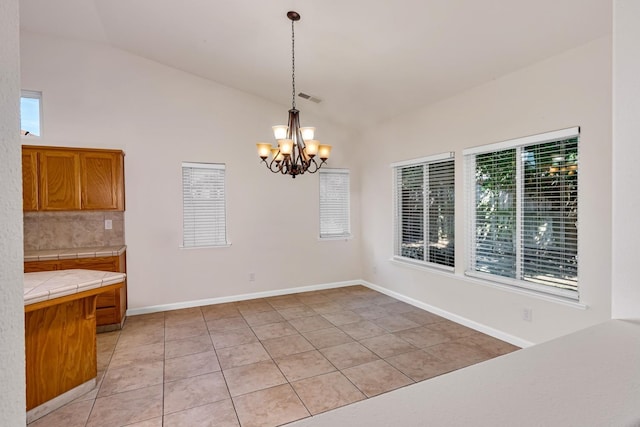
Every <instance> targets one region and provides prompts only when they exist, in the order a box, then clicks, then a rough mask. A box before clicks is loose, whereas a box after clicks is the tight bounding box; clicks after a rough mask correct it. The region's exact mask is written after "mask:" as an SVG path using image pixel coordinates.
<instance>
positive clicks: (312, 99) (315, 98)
mask: <svg viewBox="0 0 640 427" xmlns="http://www.w3.org/2000/svg"><path fill="white" fill-rule="evenodd" d="M298 96H299V97H300V98H303V99H308V100H309V101H311V102H315V103H316V104H320V103H321V102H322V99H320V98H317V97H315V96H313V95H308V94H306V93H304V92H300V93H299V94H298Z"/></svg>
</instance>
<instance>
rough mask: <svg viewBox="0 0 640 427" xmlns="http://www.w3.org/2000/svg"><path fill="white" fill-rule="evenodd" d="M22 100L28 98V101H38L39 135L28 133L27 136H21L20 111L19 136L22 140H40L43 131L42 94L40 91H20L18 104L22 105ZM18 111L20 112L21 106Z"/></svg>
mask: <svg viewBox="0 0 640 427" xmlns="http://www.w3.org/2000/svg"><path fill="white" fill-rule="evenodd" d="M23 98H29V99H37V100H38V128H39V130H40V133H39V134H38V135H36V134H35V133H32V132H29V133H28V134H26V135H25V134H23V133H22V131H23V128H22V111H21V112H20V135H21V137H22V138H42V135H43V133H44V130H43V120H42V92H41V91H37V90H25V89H23V90H21V91H20V104H22V99H23ZM20 109H21V110H22V106H21V107H20Z"/></svg>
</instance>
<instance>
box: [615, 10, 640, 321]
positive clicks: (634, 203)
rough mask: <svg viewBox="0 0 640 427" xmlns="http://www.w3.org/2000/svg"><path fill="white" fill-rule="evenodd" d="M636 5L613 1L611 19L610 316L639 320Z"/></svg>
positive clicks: (639, 91)
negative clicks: (611, 213)
mask: <svg viewBox="0 0 640 427" xmlns="http://www.w3.org/2000/svg"><path fill="white" fill-rule="evenodd" d="M638 22H640V2H638V1H637V0H616V1H615V2H614V21H613V40H614V44H613V46H614V47H613V191H612V194H613V204H612V206H613V232H612V234H611V235H612V241H613V247H612V258H613V264H612V266H613V278H612V282H613V297H612V299H613V301H612V303H613V306H612V311H613V313H612V314H613V317H614V318H628V317H633V318H638V317H640V280H638V269H637V265H636V263H637V262H638V241H640V227H638V225H637V223H638V214H637V212H638V210H639V209H640V193H639V192H638V182H640V168H638V162H637V161H638V158H640V55H639V54H638V41H639V40H640V26H639V25H638Z"/></svg>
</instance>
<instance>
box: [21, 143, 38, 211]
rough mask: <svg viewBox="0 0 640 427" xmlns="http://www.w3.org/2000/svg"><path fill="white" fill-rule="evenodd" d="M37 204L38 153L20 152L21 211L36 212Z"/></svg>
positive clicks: (32, 151) (31, 151) (33, 151)
mask: <svg viewBox="0 0 640 427" xmlns="http://www.w3.org/2000/svg"><path fill="white" fill-rule="evenodd" d="M38 207H39V203H38V151H37V150H30V149H24V150H22V209H23V210H24V211H25V212H27V211H37V210H38Z"/></svg>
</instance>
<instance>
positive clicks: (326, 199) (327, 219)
mask: <svg viewBox="0 0 640 427" xmlns="http://www.w3.org/2000/svg"><path fill="white" fill-rule="evenodd" d="M349 203H350V202H349V171H348V170H347V169H321V170H320V238H321V239H322V238H325V239H326V238H339V237H349V236H350V235H351V225H350V214H349V211H350V206H349Z"/></svg>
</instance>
